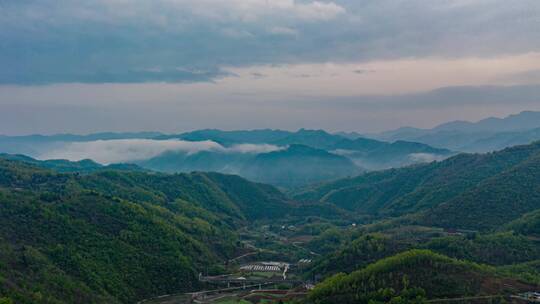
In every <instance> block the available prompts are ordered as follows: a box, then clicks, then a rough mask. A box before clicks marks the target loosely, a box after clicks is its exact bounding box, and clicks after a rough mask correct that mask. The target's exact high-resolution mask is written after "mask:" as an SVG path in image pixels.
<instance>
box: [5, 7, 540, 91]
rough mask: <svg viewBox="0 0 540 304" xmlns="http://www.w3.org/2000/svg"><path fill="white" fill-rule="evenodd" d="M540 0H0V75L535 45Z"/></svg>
mask: <svg viewBox="0 0 540 304" xmlns="http://www.w3.org/2000/svg"><path fill="white" fill-rule="evenodd" d="M539 15H540V2H539V1H537V0H521V1H512V2H508V1H506V0H454V1H446V0H445V1H442V0H440V1H439V0H437V1H424V0H378V1H372V0H333V1H329V0H326V1H312V0H228V1H223V0H154V1H147V0H131V1H126V0H94V1H83V0H72V1H57V0H42V1H9V0H8V1H0V41H1V43H0V66H2V69H1V70H0V84H49V83H65V82H68V83H73V82H83V83H104V82H108V83H110V82H113V83H118V82H121V83H132V82H200V81H213V80H215V79H218V78H220V77H225V76H230V74H228V73H226V72H224V70H223V68H224V67H229V66H235V67H239V66H250V65H255V64H297V63H315V62H327V61H332V62H344V61H362V60H374V59H388V58H403V57H425V56H443V57H459V56H491V55H501V54H508V53H525V52H529V51H535V50H538V49H540V37H539V36H538V35H537V29H538V28H540V18H539Z"/></svg>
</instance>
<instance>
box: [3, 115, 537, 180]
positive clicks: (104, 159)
mask: <svg viewBox="0 0 540 304" xmlns="http://www.w3.org/2000/svg"><path fill="white" fill-rule="evenodd" d="M369 137H371V138H367V137H364V136H361V135H360V134H358V133H354V132H353V133H335V134H331V133H328V132H325V131H323V130H305V129H301V130H298V131H296V132H291V131H284V130H271V129H264V130H238V131H222V130H215V129H212V130H198V131H193V132H187V133H181V134H161V133H157V132H140V133H98V134H91V135H71V134H62V135H52V136H42V135H30V136H1V137H0V151H2V152H3V153H9V154H22V155H27V156H30V157H33V158H37V159H41V160H48V159H66V160H70V161H80V160H84V159H91V160H93V161H94V162H96V163H99V164H102V165H109V164H115V163H132V164H136V165H138V166H140V167H141V168H145V169H150V170H155V171H161V172H169V173H173V172H191V171H214V172H221V173H228V174H238V175H241V176H243V177H246V178H249V179H251V180H253V181H258V182H265V183H270V184H273V185H276V186H281V187H288V188H290V187H299V186H304V185H308V184H310V183H317V182H322V181H328V180H332V179H338V178H342V177H347V176H354V175H357V174H359V173H361V172H365V171H373V170H382V169H388V168H398V167H402V166H406V165H410V164H415V163H423V162H431V161H434V160H442V159H444V158H447V157H449V156H451V155H454V154H456V153H459V152H488V151H495V150H500V149H503V148H505V147H509V146H513V145H518V144H527V143H530V142H532V141H534V140H538V139H540V112H522V113H519V114H516V115H511V116H509V117H506V118H487V119H484V120H481V121H479V122H476V123H472V122H464V121H455V122H449V123H445V124H441V125H439V126H437V127H435V128H433V129H416V128H400V129H397V130H394V131H388V132H383V133H381V134H376V135H369ZM373 138H376V139H373Z"/></svg>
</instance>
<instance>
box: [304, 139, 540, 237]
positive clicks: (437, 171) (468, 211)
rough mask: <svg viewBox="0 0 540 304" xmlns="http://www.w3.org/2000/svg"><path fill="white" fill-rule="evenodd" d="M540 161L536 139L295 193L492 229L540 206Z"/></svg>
mask: <svg viewBox="0 0 540 304" xmlns="http://www.w3.org/2000/svg"><path fill="white" fill-rule="evenodd" d="M539 166H540V143H535V144H532V145H527V146H517V147H513V148H508V149H505V150H502V151H500V152H495V153H489V154H461V155H458V156H455V157H452V158H450V159H447V160H445V161H441V162H434V163H430V164H425V165H417V166H411V167H407V168H401V169H392V170H387V171H381V172H373V173H367V174H364V175H361V176H358V177H355V178H349V179H343V180H338V181H335V182H332V183H328V184H324V185H321V186H318V187H315V188H311V189H309V188H308V189H304V190H303V191H299V192H297V193H296V194H295V198H296V199H299V200H305V201H314V200H315V201H321V202H328V203H332V204H335V205H337V206H339V207H342V208H345V209H347V210H350V211H354V212H357V213H363V214H370V215H375V216H379V217H382V216H400V215H404V214H410V213H414V212H419V211H424V213H422V215H421V216H420V217H419V218H420V223H422V224H425V225H435V226H443V227H453V228H466V229H474V230H477V229H484V230H485V229H493V228H496V227H497V226H498V225H501V224H504V223H506V222H509V221H511V220H513V219H516V218H518V217H520V216H521V215H522V214H524V213H528V212H530V211H532V210H534V209H537V208H538V207H540V200H539V199H538V197H537V196H538V193H540V192H539V191H538V190H535V188H536V187H538V185H539V184H540V183H539V180H540V178H539V172H540V170H538V168H539ZM486 210H488V211H489V212H486Z"/></svg>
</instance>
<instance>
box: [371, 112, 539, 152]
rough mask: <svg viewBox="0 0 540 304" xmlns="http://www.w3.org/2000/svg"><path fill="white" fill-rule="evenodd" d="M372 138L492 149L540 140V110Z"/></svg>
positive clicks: (472, 149)
mask: <svg viewBox="0 0 540 304" xmlns="http://www.w3.org/2000/svg"><path fill="white" fill-rule="evenodd" d="M370 137H373V138H377V139H380V140H386V141H394V140H407V141H414V142H420V143H424V144H427V145H431V146H434V147H440V148H446V149H450V150H453V151H463V152H488V151H495V150H500V149H503V148H505V147H510V146H513V145H519V144H527V143H530V142H532V141H534V140H539V139H540V112H533V111H525V112H521V113H519V114H515V115H510V116H508V117H505V118H493V117H490V118H486V119H483V120H480V121H478V122H467V121H453V122H448V123H444V124H441V125H439V126H437V127H435V128H432V129H417V128H410V127H404V128H400V129H397V130H393V131H387V132H383V133H380V134H376V135H371V136H370Z"/></svg>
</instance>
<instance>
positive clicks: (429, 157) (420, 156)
mask: <svg viewBox="0 0 540 304" xmlns="http://www.w3.org/2000/svg"><path fill="white" fill-rule="evenodd" d="M408 158H409V160H411V161H412V162H416V163H429V162H432V161H438V160H443V159H445V158H446V157H444V156H441V155H436V154H431V153H412V154H409V156H408Z"/></svg>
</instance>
